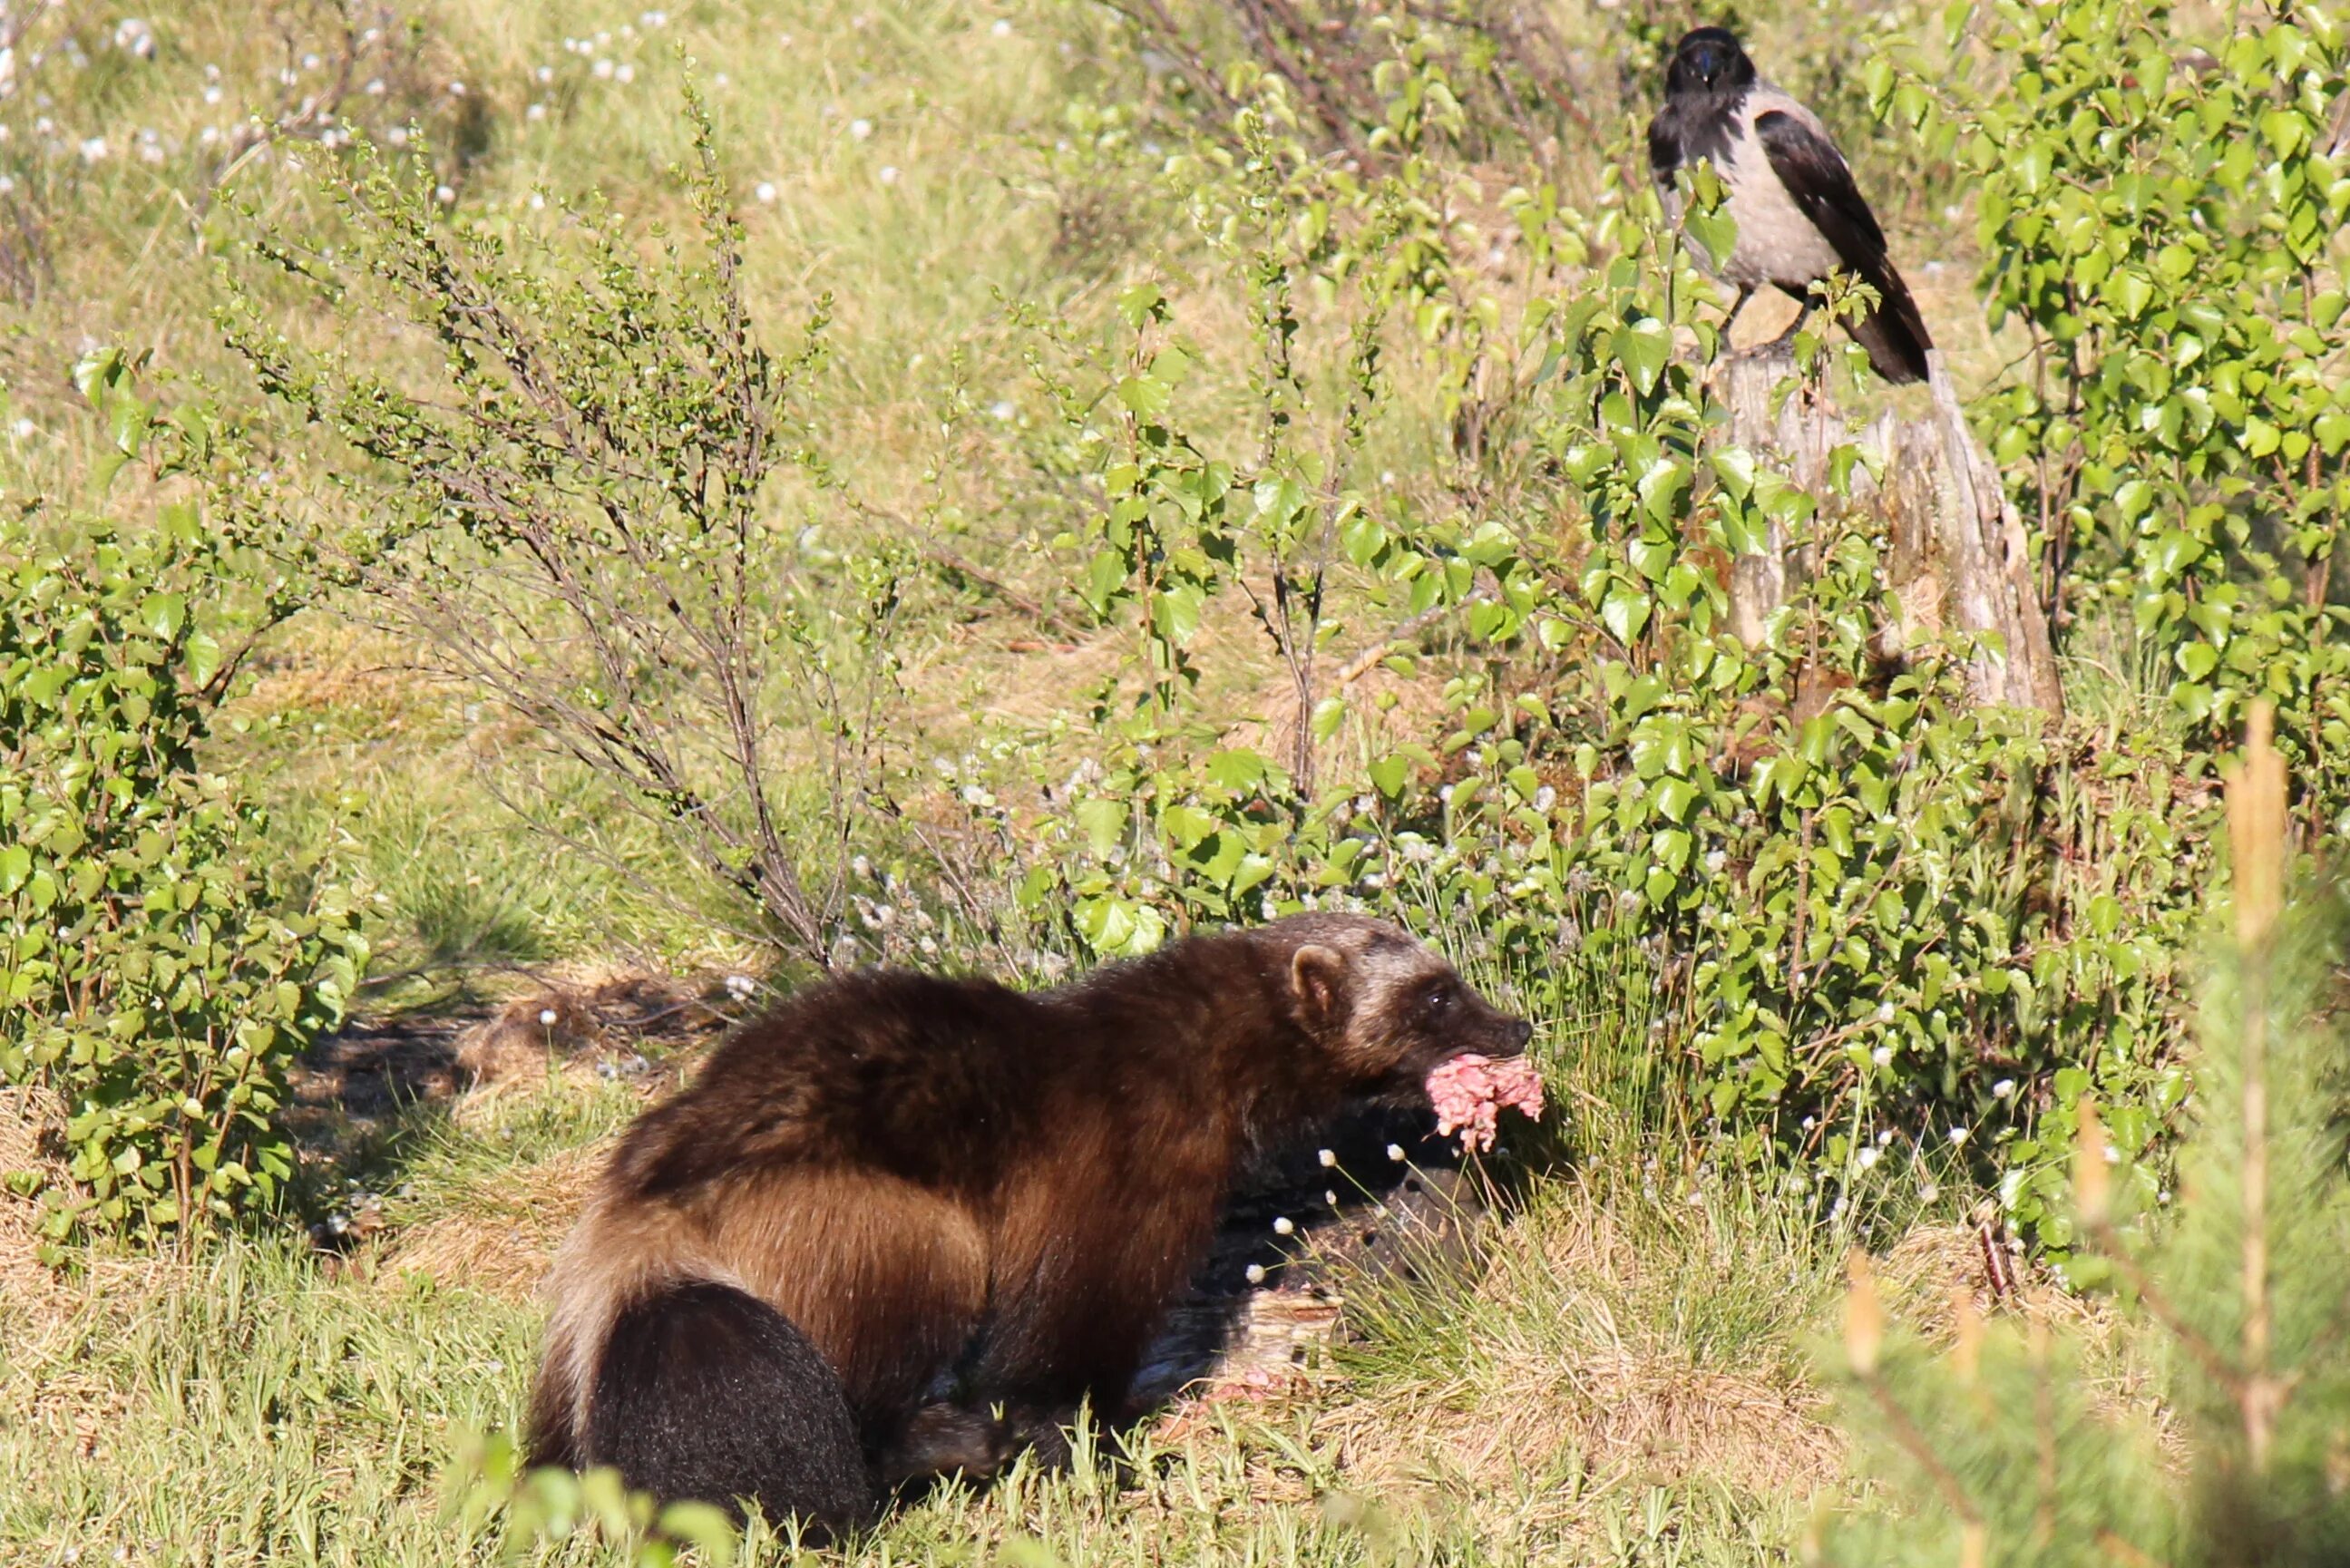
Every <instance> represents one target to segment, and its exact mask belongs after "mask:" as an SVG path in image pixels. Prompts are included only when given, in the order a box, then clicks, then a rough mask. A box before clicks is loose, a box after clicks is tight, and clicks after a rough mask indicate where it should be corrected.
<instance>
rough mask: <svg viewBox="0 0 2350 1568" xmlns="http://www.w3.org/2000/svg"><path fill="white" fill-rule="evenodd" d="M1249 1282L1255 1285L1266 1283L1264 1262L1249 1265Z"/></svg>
mask: <svg viewBox="0 0 2350 1568" xmlns="http://www.w3.org/2000/svg"><path fill="white" fill-rule="evenodd" d="M1248 1282H1249V1283H1251V1284H1253V1285H1261V1284H1263V1283H1264V1265H1263V1263H1251V1264H1250V1265H1249V1266H1248Z"/></svg>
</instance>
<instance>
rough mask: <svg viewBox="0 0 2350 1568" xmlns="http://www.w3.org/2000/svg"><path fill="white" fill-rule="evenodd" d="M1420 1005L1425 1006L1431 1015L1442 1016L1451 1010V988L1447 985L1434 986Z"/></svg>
mask: <svg viewBox="0 0 2350 1568" xmlns="http://www.w3.org/2000/svg"><path fill="white" fill-rule="evenodd" d="M1420 1005H1421V1006H1422V1007H1424V1008H1426V1009H1427V1010H1428V1012H1429V1013H1430V1015H1431V1016H1433V1017H1437V1018H1441V1017H1443V1016H1444V1015H1445V1014H1446V1013H1448V1012H1451V1011H1452V988H1451V986H1449V985H1440V986H1438V987H1436V988H1435V989H1434V990H1433V991H1430V992H1429V993H1428V997H1427V1000H1425V1001H1424V1002H1421V1003H1420Z"/></svg>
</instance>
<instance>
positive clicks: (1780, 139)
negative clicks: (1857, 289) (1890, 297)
mask: <svg viewBox="0 0 2350 1568" xmlns="http://www.w3.org/2000/svg"><path fill="white" fill-rule="evenodd" d="M1754 134H1755V137H1756V139H1757V140H1760V141H1761V142H1762V143H1763V155H1764V156H1765V157H1767V158H1769V159H1770V161H1771V172H1773V174H1776V175H1777V176H1778V177H1779V183H1780V184H1781V185H1782V186H1783V187H1785V189H1786V192H1787V194H1788V195H1789V196H1791V197H1793V198H1794V202H1795V205H1796V206H1797V207H1799V208H1801V209H1802V211H1803V214H1804V216H1805V217H1807V218H1809V219H1810V220H1811V221H1812V226H1813V227H1814V228H1815V229H1817V230H1819V232H1820V233H1821V234H1822V235H1823V236H1825V238H1826V240H1827V242H1828V244H1832V245H1834V246H1835V253H1836V254H1838V255H1840V256H1842V257H1843V258H1844V265H1845V266H1846V270H1848V271H1851V272H1856V273H1858V274H1860V275H1863V276H1866V275H1867V274H1868V271H1869V263H1870V262H1871V261H1873V260H1875V261H1881V260H1882V259H1883V257H1884V255H1885V231H1884V230H1882V229H1880V228H1878V227H1877V214H1876V213H1872V212H1870V211H1869V210H1868V203H1867V202H1865V201H1863V200H1862V199H1861V194H1860V187H1858V186H1857V185H1855V184H1854V183H1853V182H1852V171H1851V170H1850V169H1847V168H1846V167H1845V161H1844V154H1842V153H1840V152H1838V151H1836V150H1835V147H1834V146H1833V145H1832V144H1831V143H1830V142H1829V141H1828V140H1827V138H1825V137H1824V136H1822V135H1821V134H1820V133H1819V132H1817V131H1815V130H1813V129H1812V128H1811V127H1810V126H1808V125H1805V124H1804V122H1803V121H1802V120H1800V119H1796V118H1795V117H1794V115H1792V114H1789V113H1787V112H1785V111H1784V110H1783V109H1768V110H1765V111H1764V112H1763V113H1762V114H1758V115H1756V116H1755V117H1754ZM1870 281H1871V282H1874V281H1876V280H1875V279H1873V278H1872V279H1870Z"/></svg>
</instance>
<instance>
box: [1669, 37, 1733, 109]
mask: <svg viewBox="0 0 2350 1568" xmlns="http://www.w3.org/2000/svg"><path fill="white" fill-rule="evenodd" d="M1753 81H1754V62H1753V61H1752V60H1750V59H1748V58H1747V57H1746V51H1745V50H1744V49H1742V48H1740V47H1738V36H1737V35H1736V34H1734V33H1732V32H1731V30H1730V29H1729V28H1727V27H1700V28H1698V29H1696V30H1695V31H1694V32H1691V33H1690V34H1689V35H1688V36H1686V37H1684V38H1682V39H1681V41H1680V43H1679V46H1678V47H1675V49H1674V50H1673V63H1672V64H1671V65H1670V66H1669V67H1666V68H1665V96H1666V97H1667V98H1679V97H1682V96H1684V95H1687V94H1690V93H1706V92H1721V93H1732V92H1736V91H1737V90H1738V89H1739V88H1743V87H1751V86H1752V85H1753Z"/></svg>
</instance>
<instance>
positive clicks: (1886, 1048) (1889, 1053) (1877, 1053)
mask: <svg viewBox="0 0 2350 1568" xmlns="http://www.w3.org/2000/svg"><path fill="white" fill-rule="evenodd" d="M1868 1059H1869V1060H1870V1061H1872V1062H1874V1063H1876V1064H1877V1065H1878V1066H1880V1067H1889V1066H1891V1065H1892V1064H1893V1047H1892V1046H1890V1045H1879V1046H1878V1047H1877V1049H1876V1050H1874V1051H1871V1052H1870V1053H1869V1054H1868Z"/></svg>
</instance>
